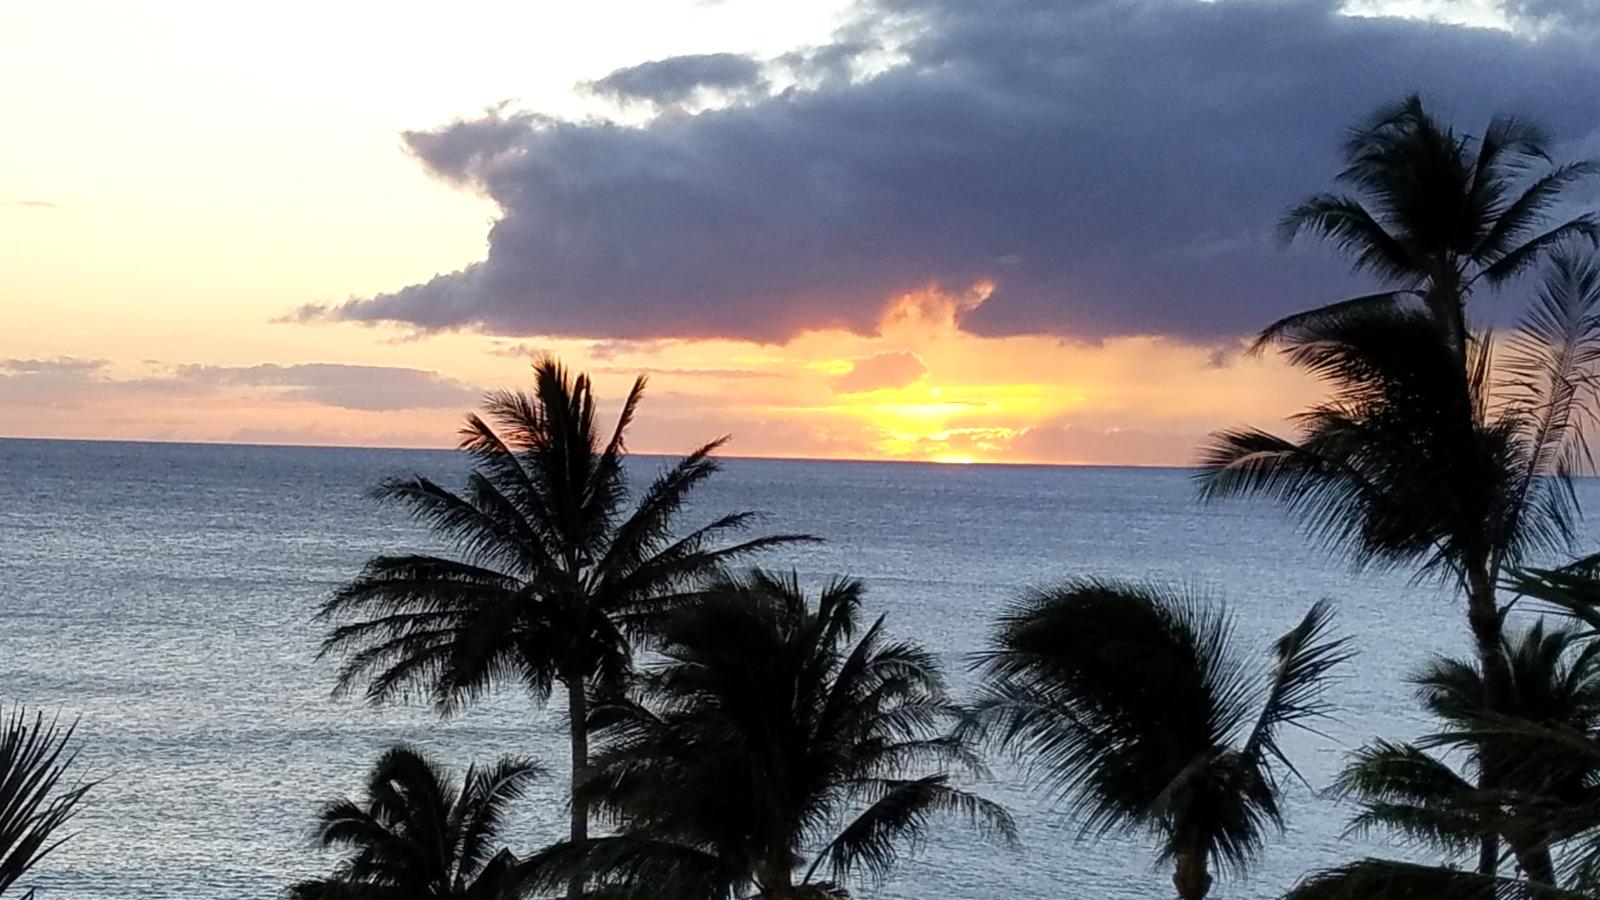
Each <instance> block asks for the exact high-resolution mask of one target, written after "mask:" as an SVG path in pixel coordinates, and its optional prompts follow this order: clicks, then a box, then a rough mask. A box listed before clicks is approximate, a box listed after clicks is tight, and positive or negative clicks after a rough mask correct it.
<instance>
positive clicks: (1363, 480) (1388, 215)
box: [1197, 104, 1600, 871]
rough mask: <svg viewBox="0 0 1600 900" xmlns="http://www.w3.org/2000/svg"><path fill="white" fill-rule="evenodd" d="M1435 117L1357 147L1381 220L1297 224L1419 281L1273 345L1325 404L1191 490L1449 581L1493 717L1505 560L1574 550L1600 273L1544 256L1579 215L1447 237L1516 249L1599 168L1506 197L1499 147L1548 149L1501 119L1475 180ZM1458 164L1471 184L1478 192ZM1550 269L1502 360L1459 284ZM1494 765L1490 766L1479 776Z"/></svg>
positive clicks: (1336, 216) (1316, 212)
mask: <svg viewBox="0 0 1600 900" xmlns="http://www.w3.org/2000/svg"><path fill="white" fill-rule="evenodd" d="M1430 122H1432V120H1430V119H1426V117H1424V115H1422V112H1421V107H1418V106H1414V104H1408V106H1405V107H1403V109H1402V110H1400V114H1395V115H1389V117H1386V119H1381V120H1379V123H1378V125H1374V127H1373V128H1370V130H1366V131H1362V133H1358V135H1357V138H1354V139H1352V144H1350V147H1349V154H1350V167H1349V170H1347V173H1346V176H1347V178H1350V179H1352V181H1355V183H1357V184H1360V186H1363V187H1366V189H1370V191H1371V192H1373V195H1374V197H1378V200H1379V202H1381V205H1379V211H1378V213H1366V211H1365V208H1363V207H1360V203H1357V202H1355V200H1347V202H1342V203H1338V202H1334V200H1333V199H1328V197H1322V199H1314V200H1312V202H1310V203H1307V205H1306V207H1302V208H1299V210H1296V211H1294V213H1293V215H1291V218H1290V227H1291V229H1298V227H1314V229H1317V231H1320V232H1322V234H1326V235H1330V237H1333V239H1334V240H1336V242H1338V245H1339V247H1341V248H1344V250H1346V251H1347V253H1350V255H1352V256H1354V259H1355V263H1357V266H1358V267H1374V269H1378V271H1379V272H1382V274H1387V275H1392V277H1397V279H1408V280H1406V282H1405V285H1403V287H1402V288H1397V290H1394V291H1389V293H1384V295H1374V296H1368V298H1357V299H1354V301H1347V303H1342V304H1333V306H1330V307H1323V309H1318V311H1312V312H1307V314H1301V315H1294V317H1290V319H1285V320H1282V322H1278V323H1275V325H1272V327H1269V328H1267V330H1266V331H1264V333H1262V338H1261V341H1270V343H1277V344H1280V346H1282V348H1283V349H1285V352H1286V357H1288V360H1290V364H1291V365H1294V367H1298V368H1301V370H1304V372H1309V373H1312V375H1315V376H1317V378H1320V380H1323V381H1325V383H1328V384H1330V388H1331V389H1333V396H1331V397H1330V399H1328V400H1323V402H1320V404H1317V405H1314V407H1312V408H1310V410H1307V412H1304V413H1299V415H1298V416H1296V420H1294V421H1296V424H1298V426H1299V436H1298V437H1294V439H1286V437H1278V436H1274V434H1270V432H1266V431H1259V429H1248V428H1246V429H1234V431H1224V432H1219V434H1216V436H1214V437H1213V440H1211V444H1210V445H1208V447H1206V448H1205V450H1203V456H1202V463H1200V471H1198V472H1197V477H1198V485H1200V493H1202V496H1203V498H1206V500H1214V498H1224V496H1237V495H1258V496H1269V498H1272V500H1277V501H1278V503H1283V504H1285V506H1288V508H1290V509H1291V511H1293V512H1296V514H1298V516H1299V517H1301V519H1302V522H1304V524H1306V527H1307V530H1309V532H1310V533H1312V535H1314V536H1315V538H1320V540H1323V541H1325V543H1328V544H1331V546H1336V548H1341V549H1344V551H1347V552H1349V554H1350V557H1352V559H1354V560H1355V562H1357V564H1358V565H1368V564H1378V565H1403V564H1413V565H1418V567H1419V573H1422V575H1437V577H1442V578H1445V580H1446V581H1454V583H1456V585H1458V586H1459V589H1461V591H1462V594H1464V596H1466V601H1467V604H1466V605H1467V621H1469V626H1470V629H1472V634H1474V639H1475V642H1477V650H1478V658H1480V663H1482V666H1483V673H1485V679H1483V685H1485V690H1486V693H1488V697H1486V703H1490V705H1498V703H1501V701H1502V700H1504V695H1506V693H1507V690H1509V684H1507V677H1509V676H1507V673H1506V671H1504V669H1502V657H1501V653H1499V647H1501V625H1502V620H1504V610H1502V609H1501V604H1499V599H1498V594H1496V583H1498V581H1499V580H1501V577H1502V573H1504V572H1506V570H1509V569H1510V567H1515V565H1518V564H1522V562H1525V560H1528V559H1530V557H1536V556H1539V554H1544V552H1555V551H1565V549H1568V546H1570V544H1571V540H1573V527H1574V519H1576V516H1578V501H1576V495H1574V493H1573V490H1571V482H1570V477H1571V474H1573V472H1574V471H1576V469H1581V468H1582V466H1586V464H1589V463H1590V460H1589V447H1587V442H1586V437H1584V431H1586V428H1587V426H1589V424H1590V423H1592V418H1594V413H1595V408H1597V396H1595V367H1597V364H1600V266H1597V264H1595V261H1594V259H1592V258H1590V256H1579V255H1578V253H1576V251H1573V250H1566V251H1560V253H1554V255H1552V251H1554V250H1555V248H1557V247H1558V245H1560V243H1562V242H1563V240H1570V239H1571V237H1574V235H1589V234H1592V232H1594V231H1595V224H1594V221H1592V218H1587V216H1586V218H1579V219H1573V221H1568V223H1563V224H1562V226H1555V227H1554V229H1547V231H1542V232H1541V234H1539V235H1538V237H1534V239H1531V240H1528V242H1525V243H1520V245H1517V247H1514V248H1510V247H1506V248H1499V250H1493V251H1488V250H1485V251H1482V253H1478V251H1472V253H1467V251H1466V250H1464V247H1466V245H1462V243H1453V242H1454V240H1456V239H1458V237H1459V235H1464V234H1466V235H1480V237H1478V240H1480V243H1482V242H1488V240H1490V239H1491V237H1493V239H1494V240H1498V242H1506V240H1514V239H1517V240H1520V239H1522V237H1523V235H1526V234H1528V232H1530V229H1533V226H1531V224H1530V223H1531V221H1538V216H1536V213H1539V211H1542V210H1544V208H1546V207H1549V205H1550V203H1554V202H1555V199H1557V197H1558V195H1560V189H1562V187H1565V186H1568V184H1571V181H1573V179H1576V178H1578V176H1581V175H1587V173H1589V171H1592V168H1594V167H1590V165H1587V163H1574V165H1568V167H1557V168H1554V170H1550V171H1547V173H1546V175H1544V176H1541V178H1536V179H1534V181H1533V186H1531V187H1526V189H1525V192H1523V194H1520V195H1517V199H1515V200H1512V199H1510V192H1509V187H1507V178H1509V171H1515V170H1514V168H1509V163H1506V162H1504V159H1506V154H1507V152H1509V151H1507V149H1509V147H1510V149H1518V147H1520V151H1518V154H1517V155H1515V157H1512V159H1525V157H1530V154H1531V157H1533V159H1539V155H1541V154H1536V152H1533V151H1536V149H1538V147H1539V144H1538V143H1536V141H1531V138H1530V136H1528V131H1526V128H1525V127H1520V125H1515V123H1504V122H1501V123H1496V125H1491V128H1490V131H1488V133H1486V135H1485V138H1482V139H1480V141H1477V147H1478V149H1477V157H1475V159H1477V162H1475V163H1474V165H1470V167H1469V165H1467V160H1469V159H1472V155H1470V154H1469V152H1467V149H1469V147H1472V146H1474V143H1470V141H1466V139H1458V138H1453V136H1450V133H1448V131H1442V130H1440V128H1437V127H1435V125H1430ZM1518 135H1520V136H1518ZM1514 136H1515V138H1514ZM1445 138H1450V139H1448V141H1446V139H1445ZM1445 146H1448V147H1454V151H1450V152H1443V151H1442V147H1445ZM1541 152H1542V151H1541ZM1485 160H1486V162H1485ZM1496 160H1501V162H1496ZM1464 167H1466V168H1467V170H1470V173H1472V178H1469V179H1466V181H1462V178H1464V176H1462V175H1461V170H1462V168H1464ZM1450 186H1454V187H1453V189H1446V187H1450ZM1485 197H1488V199H1491V200H1485ZM1485 210H1488V211H1494V213H1496V215H1493V216H1490V215H1488V213H1486V211H1485ZM1469 213H1470V215H1469ZM1530 216H1533V218H1530ZM1381 235H1387V237H1381ZM1445 237H1450V240H1445ZM1435 239H1437V240H1435ZM1488 245H1493V242H1490V243H1488ZM1488 245H1486V247H1488ZM1474 247H1475V245H1474ZM1539 258H1544V259H1546V263H1544V271H1542V282H1541V287H1539V293H1538V296H1536V298H1534V301H1533V303H1531V304H1530V307H1528V311H1526V315H1525V317H1523V320H1522V325H1520V328H1518V330H1517V333H1515V335H1512V336H1510V340H1507V341H1504V346H1499V348H1498V346H1496V341H1493V340H1491V338H1490V336H1488V335H1472V333H1470V330H1467V325H1466V322H1467V320H1466V314H1464V307H1462V299H1464V298H1466V293H1467V290H1469V288H1470V287H1474V285H1475V283H1478V282H1486V283H1494V282H1499V280H1504V279H1507V277H1510V275H1514V274H1517V272H1522V271H1523V269H1526V266H1530V264H1533V263H1534V261H1536V259H1539ZM1496 351H1499V356H1501V359H1496V356H1494V354H1496ZM1496 772H1498V765H1494V764H1486V765H1485V767H1483V770H1482V777H1483V778H1485V780H1490V781H1491V780H1493V778H1494V777H1496ZM1496 855H1498V854H1496V849H1494V847H1493V846H1490V844H1485V847H1483V854H1482V858H1480V865H1482V866H1483V868H1485V870H1486V871H1491V870H1493V860H1494V858H1496Z"/></svg>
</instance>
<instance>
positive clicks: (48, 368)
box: [0, 357, 484, 412]
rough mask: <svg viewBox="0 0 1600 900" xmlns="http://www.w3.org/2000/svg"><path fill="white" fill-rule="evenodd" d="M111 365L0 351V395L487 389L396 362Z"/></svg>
mask: <svg viewBox="0 0 1600 900" xmlns="http://www.w3.org/2000/svg"><path fill="white" fill-rule="evenodd" d="M108 366H109V364H108V363H107V362H106V361H105V360H100V359H82V358H77V357H58V358H55V359H0V401H4V402H5V403H6V404H7V405H9V406H17V407H28V406H34V407H44V406H78V405H82V404H84V403H88V402H92V401H94V400H96V399H110V398H117V397H120V398H126V399H136V398H139V397H148V396H150V395H164V396H174V395H176V396H192V397H204V396H210V395H213V394H217V393H219V392H223V391H237V390H239V389H241V388H243V389H250V388H256V389H265V390H267V391H268V392H269V393H270V394H271V395H272V397H273V398H274V399H276V400H280V401H286V402H292V403H310V404H316V405H321V406H330V407H335V408H338V409H346V410H358V411H365V412H388V411H398V410H414V409H446V408H448V409H460V408H468V407H471V406H473V405H474V404H476V403H477V402H478V401H479V400H480V399H481V398H482V397H483V393H484V392H483V390H482V389H481V388H477V387H473V386H470V385H467V384H464V383H462V382H460V381H457V380H455V379H453V378H448V377H445V376H443V375H440V374H438V373H436V372H429V371H425V370H422V369H410V368H404V367H400V366H363V365H345V364H342V363H297V364H292V365H278V364H276V363H262V364H260V365H254V366H209V365H195V364H187V365H180V366H176V367H173V368H170V369H166V370H163V371H160V372H158V373H155V374H150V375H143V376H137V377H116V376H114V375H113V374H112V373H111V372H109V371H108Z"/></svg>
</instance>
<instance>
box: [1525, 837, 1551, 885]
mask: <svg viewBox="0 0 1600 900" xmlns="http://www.w3.org/2000/svg"><path fill="white" fill-rule="evenodd" d="M1517 865H1519V866H1521V867H1522V874H1524V875H1526V876H1527V878H1528V880H1529V881H1535V882H1538V883H1540V884H1555V883H1556V866H1555V861H1554V860H1552V859H1551V858H1550V848H1549V846H1547V845H1545V844H1543V843H1541V844H1539V845H1538V846H1536V847H1533V848H1531V849H1530V848H1519V849H1518V850H1517Z"/></svg>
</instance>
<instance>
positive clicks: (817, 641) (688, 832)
mask: <svg viewBox="0 0 1600 900" xmlns="http://www.w3.org/2000/svg"><path fill="white" fill-rule="evenodd" d="M862 593H863V592H862V586H861V583H860V582H857V581H835V582H832V583H831V584H829V585H827V586H826V587H824V588H822V590H821V591H820V593H819V594H818V596H817V600H816V602H815V604H814V605H813V604H812V603H810V602H808V601H807V599H806V596H805V594H804V592H803V591H802V590H801V588H800V586H799V584H798V582H797V580H796V579H795V577H794V576H792V575H790V576H780V575H776V574H773V573H769V572H764V571H759V570H758V571H754V572H751V573H749V574H747V575H744V576H741V577H733V578H729V579H726V580H724V581H721V582H719V583H718V584H716V585H714V586H713V587H711V588H710V589H709V590H708V591H707V593H706V594H705V596H704V598H703V599H702V600H701V601H700V602H698V603H696V604H695V605H693V606H691V607H687V608H685V609H683V610H682V611H680V612H679V613H677V614H676V615H674V616H673V618H672V619H671V620H670V622H669V623H668V624H667V625H666V627H665V630H664V632H663V642H662V645H661V653H662V654H663V659H662V661H661V662H660V663H659V664H658V665H655V666H652V667H651V668H649V669H648V670H647V671H646V672H644V673H642V674H641V675H640V676H639V678H638V680H637V681H636V683H635V684H634V685H633V688H632V690H631V691H630V693H629V695H628V697H626V698H624V699H620V700H618V701H616V702H614V703H612V704H610V705H607V706H605V707H602V708H600V709H598V710H597V711H596V721H597V724H599V725H600V729H599V732H598V735H599V739H600V741H601V748H602V749H601V750H600V751H599V753H598V754H597V756H596V759H595V764H594V768H593V774H592V777H591V779H590V780H589V781H588V782H587V783H586V784H585V787H584V791H585V794H586V795H587V796H588V797H589V798H590V799H591V801H592V802H594V803H595V804H596V806H597V808H598V809H600V810H601V811H603V812H604V814H605V815H606V816H607V817H608V818H609V819H611V820H612V821H613V822H614V823H615V824H616V825H617V826H618V830H619V833H618V834H617V835H616V836H614V837H609V838H599V839H596V840H593V841H591V842H590V843H589V845H588V847H587V848H586V852H585V853H583V854H573V853H572V852H571V848H556V849H555V850H554V851H552V852H550V853H547V854H544V857H543V859H540V860H536V861H535V867H536V868H537V867H539V866H541V865H542V866H545V867H546V874H545V881H546V882H552V881H555V882H558V881H559V879H560V877H562V876H563V875H564V873H565V871H566V870H564V869H563V868H562V866H567V867H571V866H574V865H578V866H582V867H583V868H584V869H585V870H586V871H587V873H588V876H589V878H590V879H591V880H592V881H593V882H594V883H595V884H597V885H599V886H602V887H604V888H607V889H609V890H611V891H612V892H613V893H615V894H617V895H620V896H630V897H631V896H638V897H650V898H673V900H680V898H681V900H690V898H693V900H706V898H728V897H733V896H738V897H759V898H764V900H799V898H821V897H843V896H847V893H846V891H847V885H848V884H849V882H850V881H851V879H853V878H859V877H863V876H864V877H867V878H874V877H878V876H882V875H884V874H886V873H887V872H889V871H890V869H891V867H892V866H893V865H894V863H895V861H896V860H897V858H898V856H899V852H900V851H901V850H903V849H905V848H907V847H910V846H914V845H915V844H916V843H917V842H918V841H919V839H921V838H922V837H923V836H924V835H925V834H926V832H927V830H928V829H929V827H930V825H931V822H932V820H933V819H934V817H936V816H939V815H941V814H947V813H954V814H956V815H958V816H962V817H965V818H966V819H968V820H970V821H971V822H972V823H974V824H975V825H977V826H978V827H979V828H980V831H982V832H984V833H986V834H989V835H992V836H996V837H998V838H1000V839H1001V840H1005V841H1009V840H1012V839H1013V826H1012V823H1011V820H1010V818H1009V816H1007V814H1006V813H1005V812H1004V811H1003V810H1002V809H1000V808H999V807H998V806H996V805H994V804H993V803H991V802H988V801H986V800H983V799H981V798H980V797H978V796H977V795H975V794H973V793H971V792H969V791H968V790H966V789H964V788H962V787H960V786H959V785H958V784H957V783H956V781H955V780H954V778H955V776H956V775H959V774H961V773H968V774H972V773H976V772H979V771H981V766H980V764H979V760H978V758H977V757H976V755H975V754H974V753H973V751H972V748H971V747H970V746H969V745H968V743H967V742H966V741H965V740H964V739H963V738H961V737H959V736H955V735H953V734H951V733H950V732H949V726H951V725H953V724H955V722H956V721H957V719H958V716H959V709H958V707H957V706H956V704H955V703H954V702H953V700H952V699H951V698H950V696H949V695H948V693H947V692H946V689H945V686H944V681H943V677H942V675H941V672H940V668H939V666H938V664H937V662H936V661H935V659H934V658H933V657H932V656H931V655H930V654H929V653H927V652H926V651H924V650H922V649H921V648H919V647H917V646H916V645H914V644H910V643H906V642H901V641H892V640H890V639H889V638H888V637H886V635H885V633H884V628H883V620H882V619H881V618H879V619H878V620H876V621H874V622H872V623H871V624H869V625H867V626H866V627H865V628H863V627H862V625H863V623H862V621H861V612H860V610H861V603H862ZM551 872H554V873H555V874H554V875H551V874H550V873H551Z"/></svg>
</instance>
